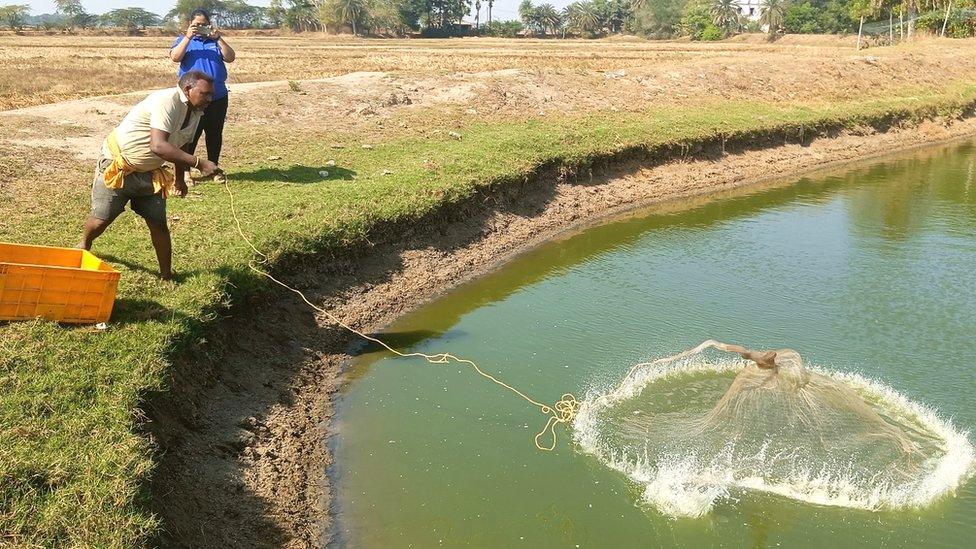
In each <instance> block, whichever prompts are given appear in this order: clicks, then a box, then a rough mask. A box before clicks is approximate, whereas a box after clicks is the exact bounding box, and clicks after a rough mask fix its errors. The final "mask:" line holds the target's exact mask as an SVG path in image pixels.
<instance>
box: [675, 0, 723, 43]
mask: <svg viewBox="0 0 976 549" xmlns="http://www.w3.org/2000/svg"><path fill="white" fill-rule="evenodd" d="M678 30H679V31H680V32H681V34H685V35H687V36H689V37H690V38H691V39H692V40H721V39H722V31H721V30H720V29H719V28H718V27H716V26H715V23H713V22H712V14H711V13H710V11H709V8H708V4H707V3H706V2H704V1H698V2H695V1H692V2H688V3H687V4H686V5H685V9H684V10H683V11H682V13H681V22H680V23H678ZM706 32H707V33H708V38H705V34H706ZM716 32H717V33H718V37H717V38H712V37H713V36H715V33H716Z"/></svg>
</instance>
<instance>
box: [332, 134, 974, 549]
mask: <svg viewBox="0 0 976 549" xmlns="http://www.w3.org/2000/svg"><path fill="white" fill-rule="evenodd" d="M974 336H976V145H973V144H963V145H953V146H947V147H943V148H936V149H930V150H925V151H920V152H914V153H911V154H908V155H903V156H898V157H893V158H887V159H883V160H879V161H873V162H870V163H868V164H865V165H863V166H855V167H854V168H850V169H845V170H843V171H838V172H831V173H825V174H819V175H816V176H811V177H807V178H803V179H799V180H792V181H783V182H779V183H775V184H771V185H768V186H766V187H765V188H763V189H756V190H753V191H750V192H748V193H739V194H738V196H724V197H718V198H713V199H711V200H710V201H699V203H698V204H691V203H688V204H682V205H674V204H671V205H666V206H661V207H658V208H656V209H651V210H648V211H644V212H641V213H640V214H637V215H630V216H628V217H626V218H623V219H618V220H614V221H612V222H608V223H606V224H602V225H600V226H596V227H592V228H589V229H587V230H585V231H582V232H579V233H577V234H573V235H568V236H566V237H564V238H560V239H557V240H555V241H553V242H551V243H549V244H547V245H545V246H543V247H540V248H538V249H536V250H534V251H532V252H530V253H528V254H525V255H523V256H520V257H519V258H517V259H515V260H513V261H512V262H510V263H508V264H507V265H506V266H505V267H504V268H502V269H501V270H499V271H497V272H495V273H492V274H490V275H488V276H485V277H483V278H480V279H478V280H476V281H474V282H471V283H469V284H466V285H464V286H462V287H460V288H458V289H457V290H455V291H452V292H450V293H449V294H447V295H445V296H444V297H443V298H441V299H438V300H436V301H435V302H433V303H430V304H429V305H427V306H425V307H423V308H422V309H420V310H418V311H416V312H414V313H412V314H410V315H408V316H407V317H405V318H403V319H401V320H400V321H399V322H397V323H396V324H395V325H394V326H391V327H390V328H389V329H388V330H387V334H386V336H385V337H386V339H387V341H389V342H391V343H393V344H395V345H396V346H399V347H400V348H402V349H405V350H416V351H423V352H428V353H436V352H442V351H448V352H451V353H454V354H457V355H459V356H463V357H466V358H470V359H472V360H475V361H476V362H478V363H479V364H480V365H482V366H483V367H484V368H486V369H487V370H488V371H490V372H492V373H495V374H497V375H499V376H500V377H501V378H502V379H504V380H506V381H507V382H509V383H512V384H513V385H515V386H517V387H518V388H519V389H521V390H523V391H524V392H526V393H527V394H529V395H530V396H532V397H533V398H536V399H538V400H541V401H544V402H554V401H555V400H557V399H558V398H559V397H560V396H561V395H562V394H563V393H564V392H572V393H574V394H576V395H577V396H579V397H581V398H582V397H584V396H585V395H587V394H589V395H591V397H592V395H593V394H595V393H599V392H603V391H606V390H607V389H609V388H611V387H613V386H615V385H616V384H617V383H619V382H620V380H621V379H622V377H623V376H624V375H625V374H626V372H627V371H628V370H629V369H630V367H631V366H632V365H634V364H635V363H638V362H642V361H647V360H649V359H653V358H656V357H662V356H666V355H671V354H674V353H676V352H678V351H680V350H683V349H686V348H688V347H691V346H694V345H696V344H698V343H700V342H701V341H703V340H705V339H709V338H714V339H717V340H720V341H730V342H735V343H739V344H742V345H746V346H750V347H754V348H780V347H789V348H792V349H796V350H797V351H799V352H800V353H801V354H802V355H803V358H804V359H805V360H806V361H807V362H808V363H812V364H814V365H816V367H818V368H820V369H821V371H824V372H828V373H829V372H847V373H853V374H858V376H859V377H856V379H858V380H860V379H862V378H863V379H868V380H876V381H878V382H880V383H882V384H884V385H885V386H886V387H889V388H890V389H893V390H894V391H896V392H897V394H898V395H901V396H903V397H904V398H905V399H907V400H906V401H905V402H909V404H910V403H917V404H921V405H924V406H925V407H928V408H930V409H932V410H934V411H935V413H936V414H937V416H938V418H937V419H939V420H940V421H941V420H946V421H948V422H951V423H950V424H946V425H945V427H946V428H949V429H954V430H955V431H956V432H958V433H961V436H960V437H959V440H962V441H963V445H965V446H967V447H968V446H969V445H970V444H971V443H970V442H969V441H971V440H972V436H971V435H969V434H968V433H967V431H969V430H972V429H974V427H976V341H974V340H973V338H974ZM733 375H734V373H723V372H705V373H702V374H700V375H697V374H696V375H690V376H688V377H687V379H685V378H682V379H678V380H671V381H670V382H668V383H658V384H652V385H648V386H647V387H645V389H644V392H643V393H642V397H641V398H644V399H648V400H647V405H648V406H664V405H665V404H664V401H667V406H671V407H677V408H680V407H681V406H683V405H685V404H687V405H688V406H692V405H695V406H703V405H705V404H707V403H702V402H700V401H701V400H702V399H708V398H711V399H712V400H714V398H713V397H711V396H702V395H720V394H721V390H723V388H724V387H727V386H728V385H729V384H731V381H732V376H733ZM352 378H353V381H352V382H351V383H350V384H349V386H348V387H347V389H346V390H345V391H344V393H343V395H342V397H341V398H340V401H339V413H338V419H337V421H336V432H337V435H338V436H337V437H335V438H334V439H332V440H333V441H335V442H334V444H335V448H334V450H335V455H336V463H335V465H334V467H333V469H332V471H331V474H332V476H333V478H334V479H335V483H336V500H335V511H336V514H337V524H338V528H337V531H338V538H339V539H338V542H339V543H340V544H344V545H349V546H354V547H383V548H386V547H436V546H469V547H533V548H535V547H661V546H663V547H717V546H727V547H745V546H748V547H776V546H784V547H824V546H828V544H829V545H832V546H836V547H859V546H885V547H917V546H927V547H959V546H971V545H970V544H971V543H972V542H973V540H974V539H976V481H973V480H972V479H971V478H969V477H968V475H961V478H962V480H960V475H959V474H958V469H959V467H960V466H961V467H962V468H963V469H965V470H968V471H971V463H963V464H961V465H960V463H955V464H949V465H952V467H949V468H948V469H949V470H951V471H955V473H951V474H949V473H945V472H943V473H945V474H935V473H934V474H933V475H931V477H932V478H929V479H928V480H926V481H925V486H926V487H928V488H932V486H933V484H934V485H936V488H938V489H937V490H936V491H937V492H939V491H940V490H941V491H945V492H947V493H945V494H944V495H942V496H940V497H935V498H933V500H932V501H931V502H928V503H926V504H925V505H922V506H920V507H919V506H907V507H904V506H902V507H899V506H893V505H885V504H884V498H881V503H880V504H878V501H879V500H878V499H877V498H874V499H872V498H871V497H869V496H870V494H867V495H865V497H864V498H863V501H861V500H857V501H851V502H849V503H850V504H849V505H846V506H845V505H822V504H819V503H817V501H818V500H817V498H816V497H809V498H805V497H802V494H803V490H804V489H806V488H805V487H804V486H800V487H798V488H797V490H798V491H799V492H800V493H801V496H799V497H787V496H786V495H781V494H777V493H770V492H769V491H764V490H756V489H750V488H749V487H743V486H741V485H734V484H732V485H728V486H724V487H720V488H722V489H720V490H719V492H720V494H719V495H718V496H715V497H713V498H712V499H708V498H706V500H707V501H706V503H707V505H706V506H705V508H704V510H703V511H702V512H701V513H700V514H699V516H683V515H682V514H681V513H675V512H673V510H668V509H666V508H664V507H662V506H661V505H660V504H659V502H655V501H653V500H649V499H648V497H647V496H646V493H647V491H648V489H647V484H648V482H649V481H648V479H647V478H643V479H641V478H634V476H635V475H628V474H627V473H626V471H625V472H621V468H619V467H617V468H614V467H611V466H610V464H609V463H608V460H607V458H606V456H601V455H599V453H594V452H593V451H592V448H588V447H585V445H584V444H581V440H583V439H585V438H586V437H584V436H582V435H581V433H580V432H578V431H576V430H574V428H573V427H570V428H566V427H565V426H562V427H560V429H559V430H558V435H559V440H558V445H557V447H556V450H555V451H553V452H541V451H539V450H537V449H536V448H535V446H534V445H533V442H532V439H533V436H534V435H535V433H536V432H537V431H538V430H539V429H540V428H541V426H542V425H543V424H544V423H545V416H543V415H542V414H541V413H539V412H538V411H537V410H536V409H534V408H532V407H531V406H529V405H527V404H526V403H525V402H524V401H523V400H521V399H519V398H517V397H515V396H514V395H512V394H510V393H508V392H506V391H505V390H503V389H501V388H499V387H497V386H495V385H492V384H491V383H489V382H487V381H485V380H484V379H482V378H481V377H479V376H476V375H474V374H473V373H471V372H470V371H468V370H466V369H464V368H463V367H460V366H457V365H430V364H427V363H425V362H424V361H422V360H420V359H401V358H394V357H391V356H389V355H387V354H384V353H380V352H376V350H375V349H371V348H365V349H363V354H362V355H361V356H360V358H359V359H358V362H357V363H356V364H354V366H353V369H352ZM716 386H717V387H718V389H717V390H718V391H719V392H717V393H716V392H715V390H716ZM708 391H711V393H709V392H708ZM886 395H887V396H886ZM891 395H892V394H891V393H885V394H881V393H877V392H875V393H870V394H865V398H866V399H867V400H869V401H872V402H880V401H881V400H885V399H894V400H897V398H896V397H897V395H896V396H895V397H892V396H891ZM655 399H659V401H656V400H655ZM662 399H663V400H662ZM899 402H900V401H899ZM631 404H633V403H631ZM901 405H903V406H904V405H905V403H904V402H902V403H901ZM635 406H636V404H635ZM912 406H914V405H912ZM916 411H917V409H916ZM933 417H934V416H933ZM607 438H608V439H612V438H613V437H607ZM959 440H957V441H956V442H957V443H958V442H959ZM778 442H782V441H772V443H773V444H777V443H778ZM650 452H652V453H653V452H654V448H651V449H650ZM812 457H813V458H816V456H812ZM957 461H958V460H957ZM953 467H955V469H953ZM967 467H968V469H967ZM841 468H842V467H841ZM624 469H625V468H624ZM652 473H653V471H652ZM815 473H817V472H815ZM820 473H823V471H820ZM831 474H834V473H832V472H831V471H827V476H830V475H831ZM637 476H639V475H637ZM652 476H653V475H652ZM760 476H761V475H760ZM659 480H660V479H659ZM940 483H943V484H945V486H942V485H941V484H940ZM956 485H958V486H956ZM710 486H711V485H710ZM684 488H685V489H687V486H685V487H684ZM869 488H870V487H869ZM883 488H884V487H880V488H878V490H879V491H880V492H884V489H883ZM943 488H944V490H942V489H943ZM666 489H667V487H665V491H666ZM691 490H692V492H693V495H696V496H697V495H700V494H699V492H697V491H695V490H696V488H695V487H694V486H692V488H691ZM658 491H659V492H660V486H658ZM909 491H910V492H914V490H909ZM884 493H886V492H884ZM875 495H877V494H875ZM659 496H660V494H659ZM669 496H670V495H669V494H667V493H665V494H663V497H665V498H667V497H669ZM709 497H711V496H709ZM855 499H856V498H855ZM835 503H836V502H835ZM856 507H868V508H867V509H864V508H856ZM893 507H894V508H893Z"/></svg>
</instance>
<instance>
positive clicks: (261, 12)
mask: <svg viewBox="0 0 976 549" xmlns="http://www.w3.org/2000/svg"><path fill="white" fill-rule="evenodd" d="M493 4H494V0H485V1H482V0H271V2H270V4H269V5H268V6H267V7H262V6H252V5H250V4H248V3H247V2H246V0H177V2H176V5H175V6H174V7H173V9H171V10H170V11H169V12H167V13H166V15H165V16H164V17H158V16H156V15H155V14H153V13H150V12H147V11H145V10H142V9H140V8H120V9H116V10H113V11H111V12H108V13H105V14H102V15H92V14H89V13H86V12H85V10H84V7H83V6H82V5H81V2H79V1H78V0H56V1H55V5H56V7H57V13H55V14H45V15H40V16H35V17H32V16H31V15H30V8H29V6H27V5H19V4H17V5H6V6H0V23H3V24H5V25H6V26H7V27H10V28H21V27H23V26H25V25H30V24H33V25H39V26H44V27H47V28H52V27H54V26H59V27H64V28H68V27H93V26H111V27H124V28H127V29H129V30H130V31H131V30H137V29H141V28H144V27H147V26H153V25H165V26H166V27H167V28H168V29H170V30H175V29H176V27H178V26H180V25H181V22H182V21H183V20H185V19H186V17H187V16H188V15H189V13H190V12H191V11H193V10H194V9H196V8H201V7H202V8H204V9H206V10H208V11H210V12H211V13H212V14H213V19H214V22H215V23H216V24H218V25H220V26H222V27H225V28H229V29H245V28H287V29H291V30H293V31H297V32H304V31H326V32H331V33H343V32H347V33H352V34H355V35H372V36H405V35H407V34H409V33H414V32H419V33H421V35H423V36H426V37H445V36H464V35H471V34H474V35H482V36H505V37H514V36H518V35H526V34H528V35H537V36H557V37H561V38H567V37H585V38H597V37H601V36H607V35H613V34H620V33H631V34H640V35H643V36H646V37H649V38H674V37H677V36H680V35H684V36H690V37H691V38H692V39H693V40H718V39H721V38H727V37H729V36H732V35H735V34H738V33H740V32H743V31H745V32H760V31H763V32H766V33H768V34H769V36H770V38H775V36H776V35H778V34H780V33H783V32H785V33H792V34H814V33H833V34H849V33H861V32H864V33H866V34H872V35H874V36H884V35H887V36H888V39H889V41H893V40H894V38H895V35H896V34H897V36H898V39H903V38H907V39H911V38H912V37H913V36H914V35H915V33H916V30H917V29H924V30H925V32H927V33H930V34H934V35H945V36H950V37H957V38H962V37H968V36H974V35H976V0H764V1H763V2H762V3H761V4H760V8H759V12H758V13H756V14H754V15H753V16H752V17H749V16H747V15H744V14H743V10H742V4H741V3H740V2H739V0H577V1H575V2H573V3H572V4H570V5H569V6H567V7H566V8H564V9H563V10H558V9H557V8H556V7H554V6H553V5H552V4H550V3H541V4H533V3H532V0H523V2H522V3H521V4H520V6H519V10H518V12H519V19H518V20H515V21H497V20H493V19H492V7H493ZM483 7H484V8H486V10H483V9H482V8H483ZM703 9H704V11H706V12H707V13H708V15H709V23H710V24H709V23H706V22H704V21H703V17H702V11H703ZM482 11H485V12H486V14H487V18H486V21H485V22H484V23H483V22H482ZM465 18H470V19H473V20H474V25H473V26H470V25H468V24H466V23H465V22H464V21H465ZM865 23H866V24H865ZM712 27H714V28H712ZM896 28H897V31H896V30H895V29H896Z"/></svg>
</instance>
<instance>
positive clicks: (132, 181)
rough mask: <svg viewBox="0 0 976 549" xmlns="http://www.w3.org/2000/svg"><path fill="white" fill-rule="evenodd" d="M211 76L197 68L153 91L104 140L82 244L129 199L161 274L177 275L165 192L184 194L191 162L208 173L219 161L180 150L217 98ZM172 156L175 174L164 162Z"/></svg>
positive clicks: (88, 242) (86, 245)
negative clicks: (173, 84) (174, 83)
mask: <svg viewBox="0 0 976 549" xmlns="http://www.w3.org/2000/svg"><path fill="white" fill-rule="evenodd" d="M213 93H214V86H213V79H212V78H210V77H209V76H207V75H206V74H204V73H202V72H199V71H189V72H187V73H186V74H184V75H183V76H181V77H180V80H179V85H178V86H177V87H176V88H169V89H165V90H159V91H156V92H153V93H151V94H149V96H148V97H146V98H145V99H144V100H143V101H142V102H140V103H139V104H138V105H136V106H135V107H133V108H132V110H131V111H129V114H127V115H126V116H125V118H124V119H122V122H121V123H120V124H119V125H118V126H117V127H116V128H115V129H114V130H112V133H110V134H109V135H108V137H107V138H106V139H105V142H104V143H103V144H102V151H101V155H100V156H99V160H98V164H97V166H96V167H95V180H94V181H93V182H92V194H91V205H92V209H91V214H89V216H88V219H87V220H86V221H85V226H84V236H82V239H81V242H79V243H78V247H79V248H83V249H85V250H90V249H91V246H92V242H94V240H95V239H96V238H98V237H99V236H100V235H101V234H102V233H103V232H105V229H107V228H108V226H109V225H111V224H112V221H114V220H115V218H116V217H118V216H119V214H121V213H122V211H123V210H125V205H126V204H129V207H130V208H131V209H132V211H134V212H136V213H137V214H139V215H140V216H141V217H142V218H143V219H145V220H146V225H147V226H148V227H149V235H150V236H151V238H152V244H153V248H154V249H155V250H156V259H157V260H158V261H159V275H160V278H162V279H163V280H169V279H171V278H172V276H173V272H172V267H171V262H172V244H171V242H170V236H169V226H168V224H167V221H166V197H168V196H169V195H170V194H172V193H173V192H174V191H175V192H176V193H177V194H179V196H180V197H184V196H186V193H187V187H186V183H185V182H184V181H183V175H184V173H185V172H186V171H188V170H189V169H190V168H191V167H195V168H197V169H199V170H200V172H201V173H202V174H203V175H204V176H208V175H212V174H213V173H214V172H215V171H216V170H217V166H216V164H214V163H213V162H210V161H209V160H204V159H200V158H197V157H195V156H193V155H191V154H189V153H186V152H184V151H182V150H180V147H182V146H184V145H185V144H186V143H188V142H190V140H192V139H193V136H194V133H195V132H196V129H197V124H198V123H199V121H200V116H201V115H202V114H203V111H204V109H206V108H207V105H209V104H210V101H211V99H212V98H213ZM166 162H172V163H173V164H174V166H175V168H176V176H175V177H174V175H173V173H171V172H169V171H168V170H167V169H166V168H165V167H164V164H165V163H166Z"/></svg>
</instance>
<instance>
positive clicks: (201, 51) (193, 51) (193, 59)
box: [170, 36, 227, 99]
mask: <svg viewBox="0 0 976 549" xmlns="http://www.w3.org/2000/svg"><path fill="white" fill-rule="evenodd" d="M181 40H183V37H182V36H180V37H179V38H177V39H176V41H175V42H173V45H172V46H170V49H173V48H175V47H176V46H177V45H178V44H179V43H180V41H181ZM188 71H201V72H203V73H204V74H206V75H208V76H210V77H211V78H213V80H214V96H213V98H214V99H223V98H225V97H227V65H224V56H223V55H221V53H220V45H219V44H218V43H217V41H216V40H212V39H210V38H204V37H202V36H194V37H193V38H191V39H190V43H189V44H187V46H186V54H185V55H183V60H182V61H180V71H179V73H178V74H177V78H179V77H180V76H183V75H184V74H185V73H187V72H188Z"/></svg>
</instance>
